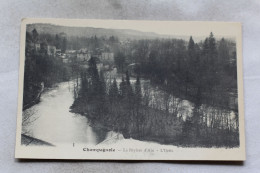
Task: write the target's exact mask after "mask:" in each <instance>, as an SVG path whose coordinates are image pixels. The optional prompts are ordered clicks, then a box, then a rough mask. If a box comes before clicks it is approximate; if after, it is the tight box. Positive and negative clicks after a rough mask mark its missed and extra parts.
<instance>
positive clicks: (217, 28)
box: [25, 19, 241, 37]
mask: <svg viewBox="0 0 260 173" xmlns="http://www.w3.org/2000/svg"><path fill="white" fill-rule="evenodd" d="M25 21H26V23H51V24H56V25H63V26H80V27H95V28H110V29H133V30H138V31H143V32H154V33H157V34H164V35H192V36H205V35H209V33H210V32H213V33H214V35H216V36H217V35H220V36H229V37H233V36H236V35H239V34H240V29H241V26H240V24H239V23H224V22H184V21H179V22H173V21H137V20H135V21H134V20H90V19H86V20H80V19H79V20H78V19H77V20H74V19H62V20H61V19H30V20H25Z"/></svg>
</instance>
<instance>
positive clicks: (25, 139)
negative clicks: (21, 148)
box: [21, 134, 54, 147]
mask: <svg viewBox="0 0 260 173" xmlns="http://www.w3.org/2000/svg"><path fill="white" fill-rule="evenodd" d="M21 144H22V145H26V146H52V147H53V146H54V145H53V144H51V143H49V142H46V141H43V140H40V139H37V138H34V137H31V136H27V135H25V134H22V135H21Z"/></svg>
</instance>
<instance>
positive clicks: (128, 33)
mask: <svg viewBox="0 0 260 173" xmlns="http://www.w3.org/2000/svg"><path fill="white" fill-rule="evenodd" d="M34 28H35V29H36V30H37V31H38V33H50V34H60V33H65V34H66V35H67V36H68V37H71V36H78V37H91V36H95V35H96V36H97V37H101V36H106V37H110V36H117V37H118V38H119V39H120V40H126V39H131V40H132V39H156V38H175V39H183V40H186V41H188V40H189V38H190V35H184V36H181V35H162V34H157V33H154V32H142V31H137V30H131V29H106V28H93V27H71V26H60V25H53V24H42V23H39V24H28V25H27V31H29V32H31V31H32V30H33V29H34ZM208 35H209V33H208V34H207V35H206V36H208ZM206 36H193V40H194V41H195V42H199V41H201V40H204V39H205V38H206ZM215 37H216V39H217V40H218V39H221V38H222V36H216V35H215ZM226 38H227V37H226ZM228 39H232V38H228Z"/></svg>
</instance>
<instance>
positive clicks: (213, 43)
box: [71, 33, 239, 147]
mask: <svg viewBox="0 0 260 173" xmlns="http://www.w3.org/2000/svg"><path fill="white" fill-rule="evenodd" d="M97 39H98V38H97ZM235 47H236V45H235V42H233V41H232V40H226V39H224V38H222V39H220V40H218V41H217V40H216V39H215V37H214V35H213V33H210V35H209V36H208V37H206V38H205V40H204V41H203V42H200V43H195V42H194V41H193V38H192V37H190V40H189V41H188V42H186V41H184V40H180V39H155V40H154V39H153V40H148V39H145V40H142V39H141V40H133V41H129V42H127V44H124V45H123V46H118V47H117V49H116V52H115V54H116V55H115V66H116V68H117V71H118V75H117V76H121V79H120V81H119V80H118V78H117V77H116V76H114V78H111V77H110V79H107V78H106V77H105V76H107V75H106V73H107V72H105V71H102V70H98V68H97V64H96V61H95V59H94V58H91V59H90V61H89V68H88V69H87V70H82V71H81V72H80V76H81V77H80V78H81V86H80V91H79V95H78V97H76V98H75V101H74V103H73V105H72V106H71V110H72V111H73V112H75V113H80V114H81V115H84V116H87V117H88V118H89V119H90V120H91V121H92V123H93V125H94V126H101V127H103V128H105V129H107V130H113V131H117V132H120V133H122V134H123V136H124V137H125V138H134V139H138V140H146V141H155V142H159V143H162V144H173V145H177V146H182V147H185V146H187V147H190V146H194V147H236V146H239V132H238V108H237V100H236V99H235V98H236V97H237V76H236V50H235ZM131 64H134V70H131V72H130V70H129V65H131ZM131 78H132V79H133V78H135V81H134V82H133V80H131ZM233 97H234V99H233ZM184 100H187V101H188V102H189V103H191V104H192V111H191V114H190V115H189V116H187V115H184V114H182V112H184V111H185V105H184V104H183V101H184ZM231 112H232V113H231Z"/></svg>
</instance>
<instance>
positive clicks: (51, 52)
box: [47, 45, 56, 56]
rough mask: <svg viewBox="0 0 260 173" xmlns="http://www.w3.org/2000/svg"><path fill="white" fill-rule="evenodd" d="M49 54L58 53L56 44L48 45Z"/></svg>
mask: <svg viewBox="0 0 260 173" xmlns="http://www.w3.org/2000/svg"><path fill="white" fill-rule="evenodd" d="M47 54H48V55H52V56H55V55H56V47H55V46H50V45H48V46H47Z"/></svg>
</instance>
